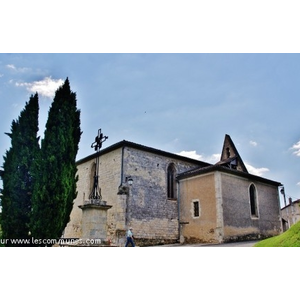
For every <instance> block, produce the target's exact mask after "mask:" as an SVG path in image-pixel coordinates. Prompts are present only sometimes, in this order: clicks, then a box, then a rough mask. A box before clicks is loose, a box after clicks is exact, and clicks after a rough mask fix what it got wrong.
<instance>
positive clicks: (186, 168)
mask: <svg viewBox="0 0 300 300" xmlns="http://www.w3.org/2000/svg"><path fill="white" fill-rule="evenodd" d="M97 159H98V163H97V164H96V163H95V161H97ZM77 168H78V176H79V180H78V182H77V191H78V195H77V198H76V199H75V201H74V206H73V210H72V213H71V216H70V222H69V223H68V225H67V227H66V228H65V231H64V237H65V238H80V239H83V240H85V239H102V240H105V241H109V242H110V243H112V244H114V245H119V246H124V244H125V231H126V229H127V228H128V227H132V228H133V231H134V236H135V239H136V243H137V245H154V244H162V243H165V244H166V243H177V242H181V243H223V242H228V241H236V240H247V239H256V238H262V237H269V236H273V235H277V234H279V233H281V232H282V223H281V217H280V203H279V193H278V187H279V186H281V183H279V182H276V181H273V180H269V179H266V178H263V177H259V176H255V175H252V174H250V173H248V171H247V168H246V166H245V164H244V163H243V160H242V159H241V157H240V155H239V153H238V151H237V149H236V147H235V145H234V143H233V141H232V139H231V138H230V136H229V135H225V140H224V144H223V149H222V154H221V157H220V161H219V162H218V163H216V164H209V163H206V162H202V161H199V160H195V159H191V158H187V157H183V156H180V155H177V154H173V153H169V152H165V151H162V150H158V149H154V148H150V147H147V146H143V145H140V144H136V143H132V142H129V141H125V140H124V141H121V142H119V143H116V144H114V145H112V146H109V147H107V148H105V149H103V150H101V151H99V152H97V153H94V154H93V155H90V156H88V157H86V158H84V159H81V160H79V161H78V162H77ZM96 169H97V170H96ZM96 171H97V172H98V173H99V176H98V177H97V178H98V186H97V189H98V191H99V195H100V197H98V199H94V197H93V196H91V191H92V190H93V187H94V186H95V181H94V180H95V174H96ZM98 173H97V174H98Z"/></svg>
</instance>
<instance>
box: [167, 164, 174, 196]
mask: <svg viewBox="0 0 300 300" xmlns="http://www.w3.org/2000/svg"><path fill="white" fill-rule="evenodd" d="M175 173H176V170H175V166H174V164H173V163H172V164H170V165H169V167H168V171H167V177H168V178H167V188H168V191H167V193H168V199H176V181H175Z"/></svg>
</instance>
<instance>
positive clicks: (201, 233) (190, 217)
mask: <svg viewBox="0 0 300 300" xmlns="http://www.w3.org/2000/svg"><path fill="white" fill-rule="evenodd" d="M195 201H196V202H198V203H199V217H197V216H195V215H194V202H195ZM219 222H220V220H218V212H217V200H216V190H215V175H214V173H208V174H204V175H199V176H196V177H191V178H187V179H183V180H181V181H180V223H181V230H180V231H181V238H180V240H181V242H185V243H211V242H218V241H219V239H220V236H219V232H218V224H219Z"/></svg>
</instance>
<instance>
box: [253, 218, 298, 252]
mask: <svg viewBox="0 0 300 300" xmlns="http://www.w3.org/2000/svg"><path fill="white" fill-rule="evenodd" d="M254 247H300V222H298V223H296V224H294V225H293V226H291V228H290V229H289V230H287V231H285V232H284V233H282V234H280V235H278V236H274V237H271V238H268V239H265V240H262V241H260V242H258V243H256V244H255V245H254Z"/></svg>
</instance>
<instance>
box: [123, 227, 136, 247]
mask: <svg viewBox="0 0 300 300" xmlns="http://www.w3.org/2000/svg"><path fill="white" fill-rule="evenodd" d="M129 244H131V246H132V247H135V244H134V237H133V232H132V227H130V228H129V229H128V230H127V233H126V245H125V247H127V246H128V245H129Z"/></svg>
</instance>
